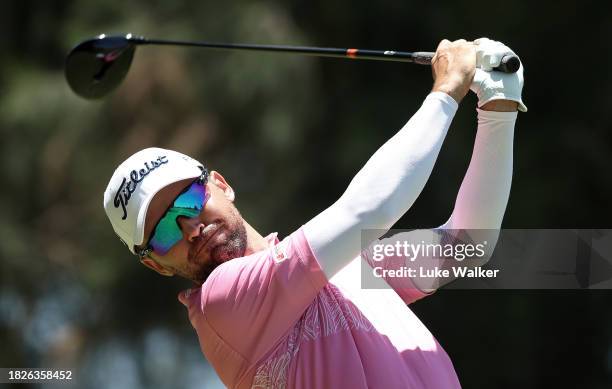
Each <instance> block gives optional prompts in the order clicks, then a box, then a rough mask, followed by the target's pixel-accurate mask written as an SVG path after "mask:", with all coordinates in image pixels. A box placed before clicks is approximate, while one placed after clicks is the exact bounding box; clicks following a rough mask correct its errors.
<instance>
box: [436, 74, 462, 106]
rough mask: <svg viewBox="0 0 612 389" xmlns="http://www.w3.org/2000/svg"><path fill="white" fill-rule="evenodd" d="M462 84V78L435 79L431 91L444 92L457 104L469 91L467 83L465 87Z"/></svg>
mask: <svg viewBox="0 0 612 389" xmlns="http://www.w3.org/2000/svg"><path fill="white" fill-rule="evenodd" d="M464 84H465V83H464V82H463V81H462V80H452V79H450V78H446V79H442V80H436V82H435V83H434V86H433V88H432V89H431V91H432V92H443V93H446V94H447V95H449V96H450V97H452V98H453V99H454V100H455V101H456V102H457V104H459V103H460V102H461V100H463V98H464V97H465V95H467V93H468V91H469V85H467V87H466V86H465V85H464Z"/></svg>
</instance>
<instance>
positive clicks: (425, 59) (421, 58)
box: [412, 51, 521, 73]
mask: <svg viewBox="0 0 612 389" xmlns="http://www.w3.org/2000/svg"><path fill="white" fill-rule="evenodd" d="M434 54H435V53H432V52H429V51H417V52H415V53H412V60H413V62H414V63H416V64H419V65H431V59H432V58H433V56H434ZM520 67H521V61H520V60H519V57H517V56H516V55H513V54H508V55H504V56H503V57H502V59H501V62H500V64H499V66H498V67H495V68H493V70H496V71H498V72H503V73H516V72H517V71H518V70H519V68H520Z"/></svg>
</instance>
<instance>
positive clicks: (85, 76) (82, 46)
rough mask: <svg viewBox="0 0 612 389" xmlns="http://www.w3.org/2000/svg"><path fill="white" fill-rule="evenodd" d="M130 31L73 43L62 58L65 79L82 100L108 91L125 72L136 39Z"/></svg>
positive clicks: (113, 87) (103, 94) (132, 54)
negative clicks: (64, 64) (73, 45)
mask: <svg viewBox="0 0 612 389" xmlns="http://www.w3.org/2000/svg"><path fill="white" fill-rule="evenodd" d="M137 41H138V38H134V37H133V36H132V34H127V35H118V36H106V35H104V34H102V35H99V36H97V37H96V38H94V39H89V40H86V41H83V42H81V43H79V44H78V45H77V46H75V47H74V48H73V49H72V50H71V51H70V53H69V54H68V57H67V58H66V80H67V81H68V84H69V85H70V88H72V90H73V91H74V92H75V93H76V94H78V95H79V96H81V97H84V98H86V99H99V98H101V97H104V96H106V95H107V94H108V93H110V92H112V91H113V90H114V89H115V88H116V87H117V86H119V84H120V83H121V81H123V79H124V78H125V75H126V74H127V73H128V71H129V69H130V65H131V63H132V58H133V57H134V51H135V50H136V42H137Z"/></svg>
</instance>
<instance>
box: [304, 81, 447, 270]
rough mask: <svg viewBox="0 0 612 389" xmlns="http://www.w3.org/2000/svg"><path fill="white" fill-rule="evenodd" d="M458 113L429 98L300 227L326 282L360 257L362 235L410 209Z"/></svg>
mask: <svg viewBox="0 0 612 389" xmlns="http://www.w3.org/2000/svg"><path fill="white" fill-rule="evenodd" d="M457 108H458V105H457V102H456V101H455V100H453V98H452V97H450V96H449V95H447V94H445V93H442V92H433V93H430V94H429V95H428V96H427V98H426V99H425V101H424V102H423V105H422V106H421V108H420V109H419V110H418V111H417V112H416V113H415V114H414V116H413V117H412V118H411V119H410V120H409V121H408V123H406V125H405V126H404V127H403V128H402V129H401V130H400V131H399V132H398V133H397V134H395V135H394V136H393V137H392V138H391V139H389V140H388V141H387V142H386V143H385V144H384V145H383V146H381V147H380V148H379V149H378V151H376V153H374V155H373V156H372V157H371V158H370V159H369V160H368V162H367V163H366V164H365V166H364V167H363V168H362V169H361V170H360V171H359V172H358V173H357V175H356V176H355V177H354V178H353V180H352V181H351V183H350V184H349V186H348V188H347V189H346V191H345V192H344V194H343V195H342V196H341V197H340V199H338V201H336V202H335V203H334V204H333V205H332V206H330V207H329V208H327V209H326V210H324V211H323V212H322V213H320V214H319V215H317V216H315V217H314V218H313V219H312V220H310V221H309V222H308V223H306V224H305V225H304V234H305V235H306V238H307V239H308V242H309V243H310V245H311V247H312V249H313V251H314V253H315V255H316V256H317V259H318V260H319V263H320V264H321V266H322V268H323V271H324V272H325V275H326V276H327V278H328V279H331V277H332V276H333V275H335V274H336V273H337V272H338V271H339V270H340V269H342V268H343V267H344V266H346V265H347V264H348V263H349V262H350V261H351V260H352V259H354V258H355V257H356V256H358V255H359V253H360V250H361V243H362V242H361V231H362V230H364V229H380V230H384V231H386V230H388V229H389V228H391V227H392V226H393V224H395V222H396V221H397V220H399V218H400V217H401V216H402V215H403V214H404V213H405V212H406V211H407V210H408V209H409V208H410V207H411V206H412V204H413V203H414V201H415V200H416V198H417V197H418V195H419V194H420V193H421V191H422V190H423V187H424V186H425V183H426V182H427V180H428V178H429V176H430V174H431V171H432V169H433V166H434V164H435V161H436V159H437V157H438V153H439V151H440V148H441V147H442V143H443V141H444V138H445V136H446V134H447V132H448V128H449V126H450V124H451V121H452V119H453V117H454V116H455V113H456V112H457ZM383 233H384V232H383Z"/></svg>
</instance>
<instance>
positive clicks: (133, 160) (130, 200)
mask: <svg viewBox="0 0 612 389" xmlns="http://www.w3.org/2000/svg"><path fill="white" fill-rule="evenodd" d="M203 169H204V165H202V164H201V163H200V162H198V161H196V160H195V159H193V158H191V157H188V156H187V155H185V154H181V153H178V152H176V151H172V150H166V149H160V148H156V147H152V148H148V149H144V150H141V151H139V152H137V153H136V154H134V155H132V156H131V157H129V158H128V159H126V160H125V161H124V162H123V163H122V164H121V165H119V167H117V169H116V170H115V172H114V173H113V176H112V177H111V179H110V181H109V183H108V186H107V187H106V190H105V191H104V210H105V211H106V215H107V216H108V219H109V220H110V222H111V224H112V225H113V229H114V230H115V233H116V234H117V235H118V236H119V239H121V241H122V242H123V243H125V244H126V245H127V246H128V248H129V249H130V251H131V252H132V253H133V254H136V251H135V249H134V246H138V245H141V244H142V243H143V239H144V226H145V219H146V216H147V209H148V208H149V204H150V203H151V200H152V199H153V197H154V196H155V194H156V193H157V192H159V191H160V190H161V189H163V188H164V187H166V186H168V185H170V184H172V183H175V182H177V181H181V180H185V179H188V178H197V177H199V176H200V175H201V174H202V170H203Z"/></svg>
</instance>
